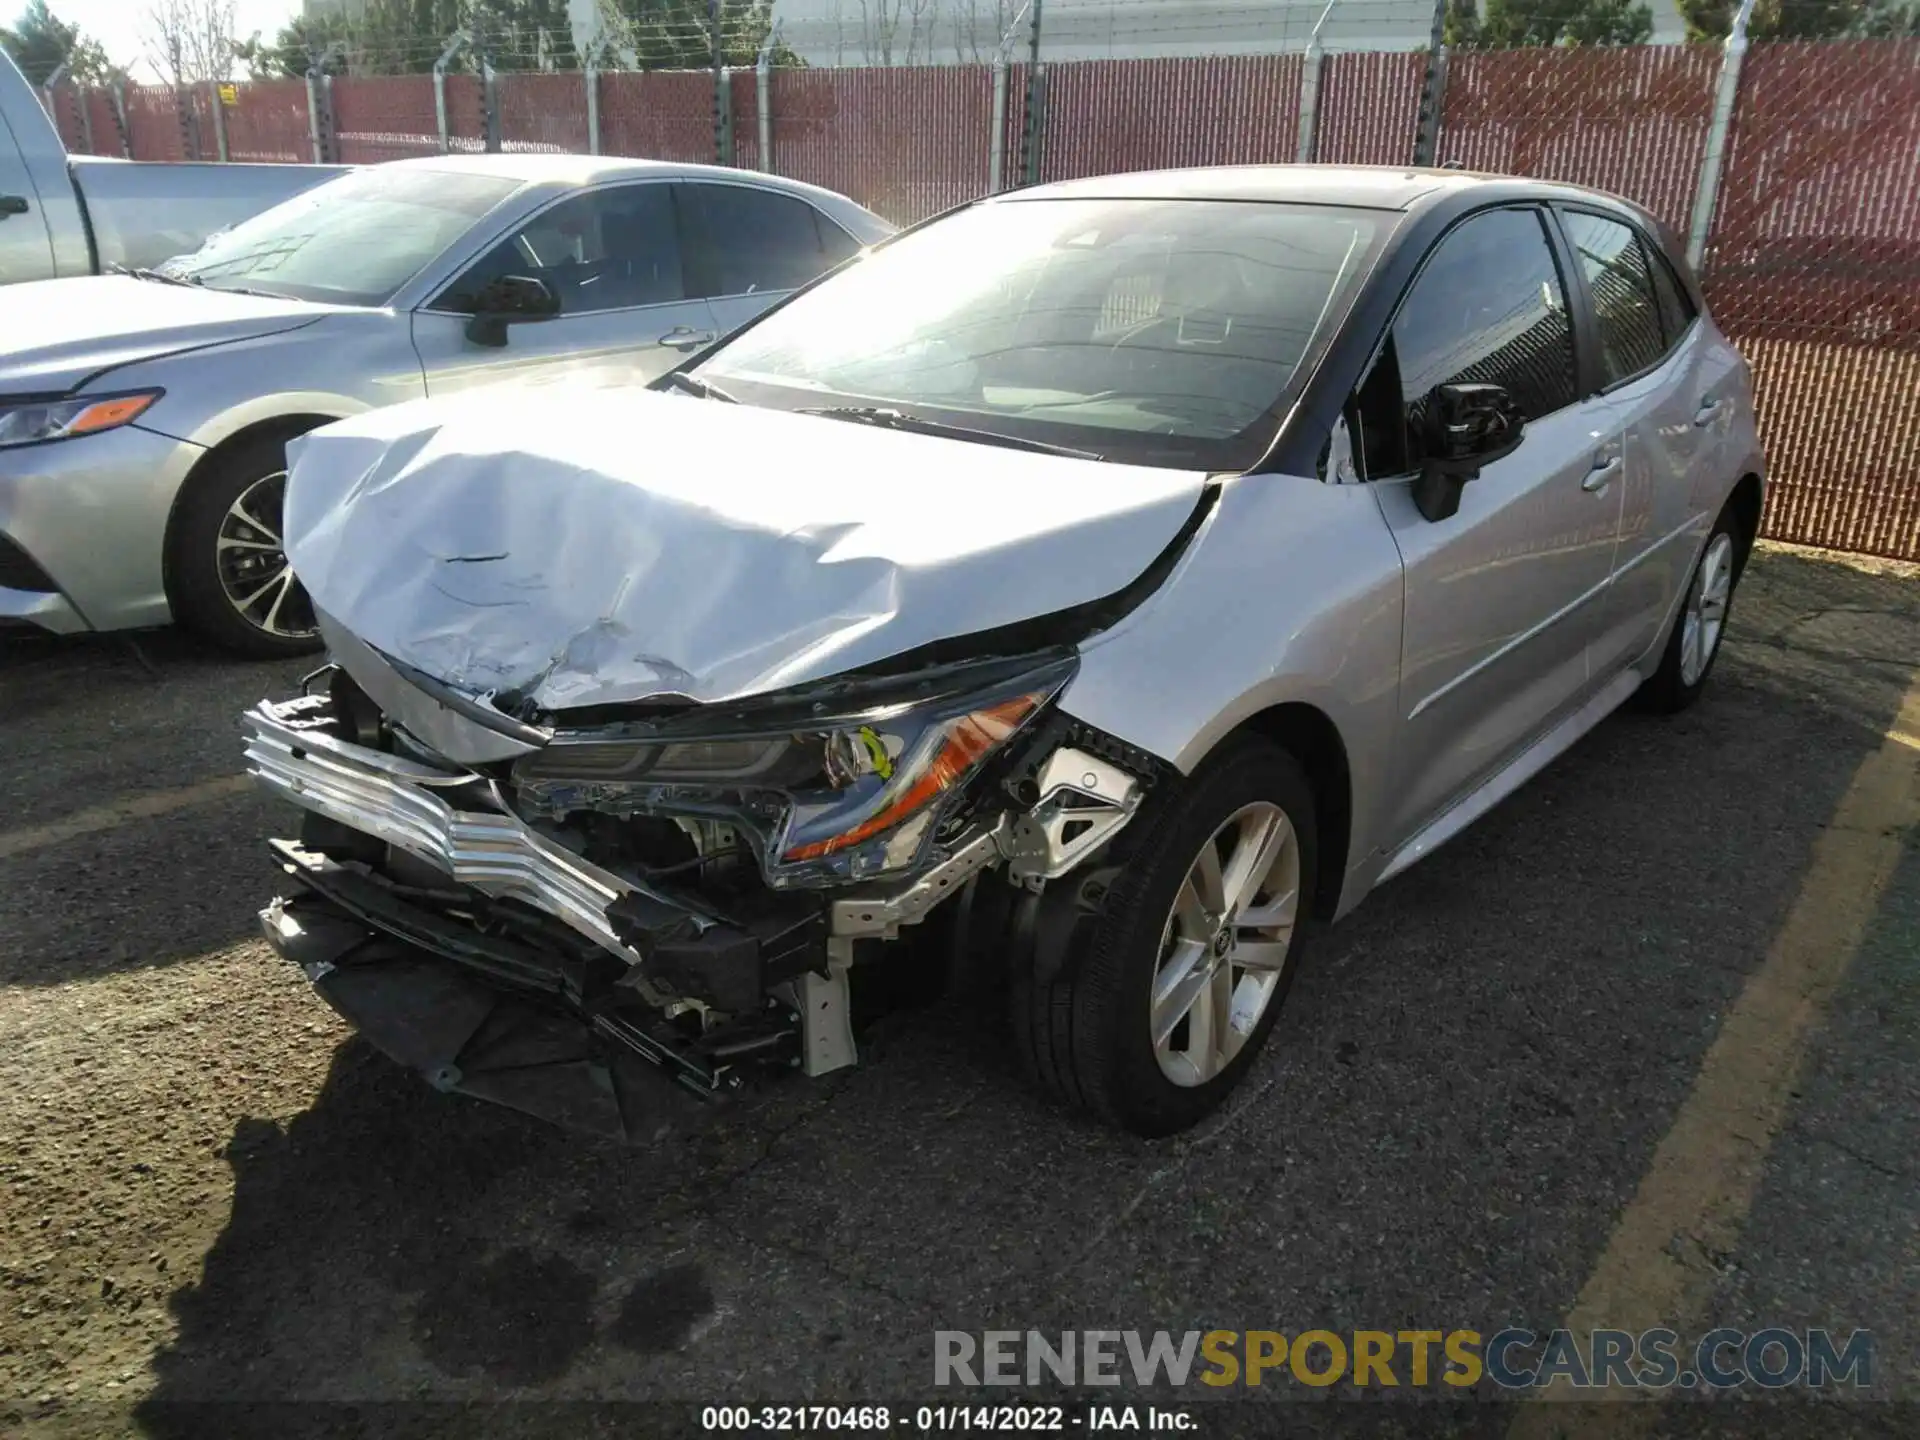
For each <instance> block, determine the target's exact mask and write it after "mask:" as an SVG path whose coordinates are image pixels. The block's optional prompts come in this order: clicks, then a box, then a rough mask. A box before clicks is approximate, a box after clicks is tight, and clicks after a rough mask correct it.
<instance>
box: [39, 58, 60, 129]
mask: <svg viewBox="0 0 1920 1440" xmlns="http://www.w3.org/2000/svg"><path fill="white" fill-rule="evenodd" d="M66 78H67V62H66V61H64V60H62V61H61V62H60V63H59V65H57V66H56V67H55V68H54V72H53V73H52V74H51V75H49V76H47V82H46V84H44V85H42V86H41V87H40V105H41V108H42V109H44V110H45V111H46V112H47V118H48V119H49V120H51V121H53V128H54V129H56V130H58V129H59V128H60V112H59V111H58V110H56V109H55V108H54V106H55V105H57V104H58V103H59V102H58V101H57V100H55V99H54V95H53V92H54V89H55V87H56V86H58V85H59V83H60V82H61V81H62V80H64V79H66Z"/></svg>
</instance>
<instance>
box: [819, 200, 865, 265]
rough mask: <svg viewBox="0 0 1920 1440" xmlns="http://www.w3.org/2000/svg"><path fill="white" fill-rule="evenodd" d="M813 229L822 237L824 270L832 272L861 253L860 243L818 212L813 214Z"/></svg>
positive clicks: (821, 255)
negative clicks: (835, 267)
mask: <svg viewBox="0 0 1920 1440" xmlns="http://www.w3.org/2000/svg"><path fill="white" fill-rule="evenodd" d="M813 228H814V230H815V231H816V232H817V233H818V234H819V236H820V259H821V262H822V263H821V266H820V268H821V269H822V270H831V269H832V268H833V267H834V266H836V265H840V264H844V263H845V262H846V261H848V260H851V259H852V258H853V257H854V256H856V255H858V254H859V253H860V242H859V241H858V240H856V239H854V238H853V236H851V235H849V234H848V233H847V232H846V231H844V230H842V229H841V228H840V227H839V226H838V225H836V224H834V223H833V221H831V220H829V219H828V218H827V217H826V216H824V215H822V214H821V213H820V212H819V211H818V210H815V211H814V212H813Z"/></svg>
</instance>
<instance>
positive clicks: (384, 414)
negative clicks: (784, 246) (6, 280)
mask: <svg viewBox="0 0 1920 1440" xmlns="http://www.w3.org/2000/svg"><path fill="white" fill-rule="evenodd" d="M293 455H294V462H293V467H292V472H291V479H290V481H289V485H288V491H287V504H286V515H285V521H286V533H285V540H286V545H287V551H288V554H289V555H290V556H291V557H292V560H293V566H294V570H295V572H296V573H297V574H298V575H299V576H300V578H301V580H302V581H303V582H304V583H305V584H306V587H307V590H308V592H309V593H310V594H311V595H312V597H313V599H314V603H315V604H316V605H317V606H318V607H319V608H320V609H321V610H322V611H323V612H325V613H326V614H327V615H328V616H329V617H331V619H332V620H333V621H334V622H336V623H337V624H339V625H340V626H343V627H344V628H345V629H347V630H348V631H350V632H352V633H353V634H354V635H356V636H357V637H359V638H360V639H361V640H364V641H365V642H367V643H368V644H370V645H372V646H373V647H374V648H375V649H377V650H380V651H382V652H384V653H385V654H387V655H389V656H391V657H393V658H394V659H397V660H400V661H403V662H404V663H406V664H408V665H411V666H412V667H414V668H415V669H417V670H419V671H421V672H423V673H425V674H427V675H429V676H432V677H434V678H436V679H438V680H440V681H442V682H444V683H446V684H448V685H451V686H453V687H456V688H457V689H459V690H461V691H464V692H466V693H468V694H470V695H475V696H492V695H500V694H504V693H506V692H512V693H513V694H514V696H515V697H516V698H517V699H526V700H531V701H532V702H533V703H534V704H535V705H537V706H539V707H540V708H542V709H546V710H562V709H567V708H570V707H576V706H586V705H603V704H618V703H624V702H627V701H633V700H640V699H645V698H648V697H655V696H659V697H667V696H674V697H685V698H687V699H691V700H695V701H702V702H707V701H717V700H727V699H733V698H737V697H739V696H744V695H751V694H757V693H760V692H764V691H770V690H778V689H782V688H785V687H787V686H791V685H796V684H800V683H802V682H805V681H808V680H814V679H819V678H822V677H825V676H830V675H833V674H836V673H839V672H841V671H845V670H849V669H853V668H856V667H858V666H862V665H867V664H871V663H873V662H875V661H878V660H883V659H885V658H887V657H889V656H892V655H897V654H900V653H902V652H904V651H908V650H912V649H915V648H917V647H919V646H921V645H925V644H928V643H930V642H932V641H936V640H941V639H947V638H950V637H953V636H958V635H966V634H971V633H974V632H977V631H981V630H988V629H992V628H994V627H996V626H1001V625H1008V624H1012V623H1014V622H1016V621H1020V620H1026V619H1031V618H1034V617H1036V616H1041V615H1046V614H1049V613H1051V612H1053V611H1057V610H1063V609H1066V608H1068V607H1070V606H1074V605H1078V604H1082V603H1084V602H1087V601H1091V600H1098V599H1100V598H1102V597H1104V596H1107V595H1111V594H1113V593H1114V592H1116V591H1118V590H1121V589H1123V588H1124V587H1125V586H1126V585H1127V584H1128V583H1129V582H1130V581H1132V580H1134V579H1135V578H1137V577H1138V576H1139V575H1140V574H1141V572H1142V571H1144V570H1145V569H1146V568H1147V567H1148V566H1149V565H1150V564H1151V563H1152V561H1153V560H1154V558H1155V556H1157V555H1158V554H1159V553H1160V552H1161V551H1162V550H1164V549H1165V548H1166V546H1167V545H1168V544H1169V543H1170V542H1171V541H1173V540H1174V539H1175V537H1176V536H1177V535H1178V534H1179V532H1180V530H1181V527H1182V525H1183V524H1184V523H1185V522H1186V520H1187V519H1188V517H1189V516H1190V515H1191V514H1192V512H1193V510H1194V507H1195V505H1196V504H1197V503H1198V501H1199V498H1200V494H1201V491H1202V489H1203V486H1204V483H1205V477H1204V476H1203V475H1201V474H1199V473H1197V472H1189V471H1170V470H1154V469H1145V468H1136V467H1129V466H1121V465H1109V464H1103V463H1100V462H1098V461H1091V460H1077V459H1068V458H1063V457H1059V456H1053V455H1045V454H1035V453H1031V452H1025V451H1017V450H1009V449H1004V448H1000V447H996V446H988V445H981V444H975V443H971V442H967V441H959V440H949V439H944V438H935V437H929V436H924V435H911V434H904V433H900V432H895V431H885V430H878V429H874V428H872V427H869V426H865V425H859V424H854V423H849V422H845V421H839V420H830V419H824V418H820V417H817V416H807V415H795V414H789V413H786V412H782V411H774V410H763V409H757V408H754V407H750V406H746V405H729V404H725V403H722V402H719V401H714V400H700V399H696V398H694V397H692V396H688V395H680V394H663V393H658V392H650V391H644V390H639V389H636V388H633V387H631V386H618V385H614V384H611V383H609V382H606V381H601V382H599V383H582V382H580V381H577V380H576V381H573V382H572V383H561V384H544V385H542V384H534V385H527V386H494V387H488V388H484V389H480V390H474V391H468V392H463V393H462V394H460V395H457V396H453V397H450V398H447V399H443V400H426V401H416V402H410V403H407V404H403V405H396V406H391V407H388V408H385V409H381V410H375V411H372V412H369V413H368V414H365V415H361V416H357V417H355V418H354V419H351V420H346V421H342V422H340V423H338V424H335V425H330V426H327V427H326V428H325V429H322V430H319V431H315V432H314V433H313V434H311V435H309V436H307V437H306V438H305V439H304V440H301V441H297V442H295V445H294V447H293Z"/></svg>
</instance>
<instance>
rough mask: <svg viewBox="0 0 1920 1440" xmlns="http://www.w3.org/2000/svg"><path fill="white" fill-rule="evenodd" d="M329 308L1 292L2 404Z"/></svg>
mask: <svg viewBox="0 0 1920 1440" xmlns="http://www.w3.org/2000/svg"><path fill="white" fill-rule="evenodd" d="M336 308H338V307H335V306H329V305H311V304H307V303H306V302H304V301H300V300H272V299H267V298H265V297H263V296H259V295H232V294H227V293H225V292H223V291H219V290H206V289H202V288H200V287H199V286H194V285H168V284H164V283H162V282H161V281H158V280H136V279H134V278H133V277H132V276H130V275H95V276H80V277H77V278H73V279H67V280H35V281H29V282H27V283H26V284H23V285H9V286H7V287H6V288H5V289H4V290H0V346H4V348H3V349H0V395H5V394H15V395H32V394H59V393H63V392H65V391H68V390H71V389H73V388H74V387H75V386H76V385H78V384H80V383H81V382H82V381H83V380H85V379H86V378H87V377H88V376H90V375H95V374H98V373H99V372H100V371H103V370H111V369H116V368H118V367H119V366H122V365H130V364H132V363H133V362H135V361H137V360H145V359H148V358H150V357H152V356H155V355H165V354H170V353H172V352H174V351H179V350H198V349H201V348H203V347H205V346H208V345H223V344H227V343H230V342H232V341H235V340H248V339H252V338H254V337H255V336H259V335H272V334H274V333H276V332H278V331H281V330H291V329H293V328H295V327H296V326H300V325H307V324H311V323H312V322H313V321H315V320H318V319H319V318H321V317H322V316H323V315H326V314H328V313H330V312H331V311H333V310H334V309H336Z"/></svg>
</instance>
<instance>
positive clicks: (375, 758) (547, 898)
mask: <svg viewBox="0 0 1920 1440" xmlns="http://www.w3.org/2000/svg"><path fill="white" fill-rule="evenodd" d="M321 711H322V704H321V703H320V702H316V701H314V700H309V699H301V700H292V701H286V702H282V703H275V702H273V701H270V700H263V701H261V702H260V703H259V704H258V705H256V706H254V707H253V709H251V710H249V711H248V712H247V714H246V717H245V720H244V722H243V723H244V724H245V726H246V732H247V747H246V754H247V773H248V774H249V775H252V776H253V777H254V778H255V779H257V780H259V781H260V782H261V783H262V784H263V785H265V786H266V787H267V788H268V789H270V790H273V791H275V792H277V793H278V794H279V795H281V796H282V797H283V798H284V799H287V800H290V801H292V802H293V803H294V804H295V805H298V806H300V807H301V808H303V809H306V810H311V811H313V812H314V813H315V814H316V815H324V816H325V817H326V818H327V819H329V820H335V821H338V822H339V823H340V824H342V825H345V826H347V827H348V828H350V829H353V830H358V831H360V832H361V833H362V834H365V835H371V836H373V837H374V838H375V839H377V840H384V841H386V842H387V843H388V844H390V845H397V846H399V847H400V848H401V849H402V850H405V851H406V852H407V853H408V854H410V855H413V856H415V857H416V858H418V859H421V860H424V861H426V862H427V863H428V864H429V865H432V866H434V867H435V868H436V869H438V870H441V871H444V872H445V873H446V874H447V875H449V876H451V877H452V878H453V879H454V880H456V881H458V882H459V883H460V884H462V885H470V886H472V887H473V888H474V889H475V890H478V891H480V892H481V893H482V894H485V895H493V896H497V897H499V898H501V899H511V900H518V901H521V902H522V903H524V904H527V905H531V906H533V907H534V908H535V909H536V910H540V911H542V912H544V913H546V914H548V915H551V916H553V917H554V918H555V919H557V920H559V921H561V922H562V923H563V924H565V925H567V926H568V927H569V928H571V929H573V930H574V931H576V932H577V933H579V934H580V935H583V936H585V937H586V938H587V939H588V940H591V941H593V943H594V944H596V945H599V946H601V947H602V948H603V949H606V950H608V951H610V952H611V953H613V954H615V955H617V956H620V957H622V958H623V959H626V960H628V961H629V962H631V963H634V964H639V963H640V962H641V961H642V959H643V957H642V956H641V954H640V953H639V951H637V950H636V949H634V948H633V947H632V946H631V945H629V944H628V943H627V942H626V941H625V940H623V939H622V938H621V937H620V935H619V934H618V933H616V931H615V929H614V926H613V922H612V921H610V920H609V919H608V918H607V908H608V906H609V905H612V904H613V903H614V902H616V901H619V900H623V899H626V898H628V897H633V898H634V899H635V900H636V901H639V902H642V903H650V904H655V905H659V906H661V907H663V908H664V909H665V910H666V911H667V912H668V913H669V914H672V915H678V916H684V917H685V918H686V919H687V920H688V921H689V922H690V923H691V924H692V925H693V926H694V927H695V928H696V929H701V928H707V927H709V926H711V925H712V924H713V921H712V918H711V917H708V916H704V915H700V914H698V913H697V912H694V911H691V910H689V909H688V908H687V907H686V906H685V905H684V904H683V903H679V902H675V901H668V900H666V899H664V898H663V897H661V896H658V895H656V894H654V893H653V892H651V891H648V890H645V889H644V888H643V887H641V886H638V885H635V884H633V883H632V882H631V881H628V880H625V879H623V878H621V877H620V876H618V875H614V874H612V873H611V872H609V871H607V870H603V869H601V868H600V867H599V866H597V865H595V864H593V863H592V862H590V861H588V860H585V859H583V858H582V857H580V856H579V855H576V854H574V853H573V852H572V851H571V850H568V849H566V848H565V847H564V846H561V845H558V844H556V843H554V842H553V841H551V840H549V839H547V838H546V837H545V836H544V835H541V834H539V833H538V832H537V831H535V830H533V829H531V828H529V827H528V826H527V825H526V824H525V823H523V822H522V821H521V820H520V819H519V817H518V816H516V815H514V814H512V813H511V812H510V811H508V810H507V808H506V806H505V804H504V803H502V802H501V800H500V797H499V794H498V791H497V789H495V788H494V787H493V786H492V784H491V782H488V781H483V780H481V779H479V777H477V776H474V775H471V774H458V773H453V772H449V771H445V770H438V769H435V768H434V767H432V766H430V765H423V764H420V763H418V762H416V761H412V760H408V759H406V758H404V757H403V756H399V755H389V754H387V753H385V752H384V751H380V750H370V749H367V748H366V747H364V746H360V745H354V744H351V743H349V742H347V741H345V740H341V739H339V738H338V737H337V736H334V735H330V734H328V733H327V732H326V730H325V729H324V728H321V727H322V726H324V724H325V723H326V722H325V721H324V720H319V719H317V718H316V717H318V716H319V715H320V713H321ZM449 795H481V796H485V797H486V798H487V799H489V800H490V801H491V802H492V804H493V806H494V807H495V808H493V809H491V810H472V809H456V808H455V807H454V804H453V803H452V801H451V800H450V799H449V798H447V797H448V796H449Z"/></svg>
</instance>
